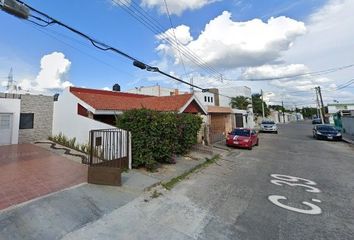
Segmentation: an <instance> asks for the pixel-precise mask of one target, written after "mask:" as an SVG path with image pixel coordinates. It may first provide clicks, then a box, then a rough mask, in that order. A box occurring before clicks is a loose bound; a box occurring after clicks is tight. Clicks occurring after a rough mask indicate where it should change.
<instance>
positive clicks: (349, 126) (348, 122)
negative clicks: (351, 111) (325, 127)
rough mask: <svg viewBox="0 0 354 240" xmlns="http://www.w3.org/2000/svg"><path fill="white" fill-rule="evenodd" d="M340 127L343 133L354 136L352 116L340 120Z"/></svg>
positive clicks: (353, 119)
mask: <svg viewBox="0 0 354 240" xmlns="http://www.w3.org/2000/svg"><path fill="white" fill-rule="evenodd" d="M342 126H343V129H344V131H345V133H347V134H350V135H353V136H354V117H353V116H344V117H343V118H342Z"/></svg>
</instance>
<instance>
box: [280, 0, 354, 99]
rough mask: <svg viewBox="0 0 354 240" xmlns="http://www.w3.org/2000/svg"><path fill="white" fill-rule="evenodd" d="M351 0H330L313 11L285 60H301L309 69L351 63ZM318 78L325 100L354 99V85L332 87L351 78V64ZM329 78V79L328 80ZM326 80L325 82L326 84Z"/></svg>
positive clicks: (353, 8) (353, 48)
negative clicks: (329, 80) (341, 88)
mask: <svg viewBox="0 0 354 240" xmlns="http://www.w3.org/2000/svg"><path fill="white" fill-rule="evenodd" d="M353 12H354V1H352V0H330V1H328V3H327V4H326V5H325V6H323V7H322V8H320V9H319V10H318V11H316V12H314V13H313V14H312V15H311V16H310V17H309V19H308V21H307V25H306V26H307V30H308V31H307V34H306V35H304V36H301V37H299V38H298V39H297V40H296V41H295V42H294V45H293V47H292V48H291V49H290V50H289V51H288V52H286V53H285V54H284V60H285V61H286V62H301V63H303V64H305V65H306V66H308V67H309V68H311V69H312V70H315V71H316V70H323V69H327V68H334V67H338V66H344V65H349V64H352V63H354V61H353V54H352V53H353V52H354V41H353V39H354V28H353V26H352V25H353V22H354V15H353ZM326 78H327V79H325V78H322V79H318V80H317V85H321V86H322V87H323V95H324V100H325V101H329V102H332V100H333V99H337V100H338V99H341V100H342V101H353V99H354V94H353V92H354V91H353V89H350V88H347V89H343V90H342V91H328V92H326V90H331V89H332V90H333V88H334V86H337V85H339V84H340V83H343V82H345V81H348V80H349V79H352V78H353V68H350V69H347V70H342V71H338V72H334V73H332V74H330V75H326ZM328 79H331V80H332V81H331V82H328ZM326 84H327V85H326Z"/></svg>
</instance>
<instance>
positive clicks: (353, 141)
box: [342, 133, 354, 144]
mask: <svg viewBox="0 0 354 240" xmlns="http://www.w3.org/2000/svg"><path fill="white" fill-rule="evenodd" d="M342 136H343V141H345V142H347V143H350V144H354V136H353V135H350V134H345V133H343V135H342Z"/></svg>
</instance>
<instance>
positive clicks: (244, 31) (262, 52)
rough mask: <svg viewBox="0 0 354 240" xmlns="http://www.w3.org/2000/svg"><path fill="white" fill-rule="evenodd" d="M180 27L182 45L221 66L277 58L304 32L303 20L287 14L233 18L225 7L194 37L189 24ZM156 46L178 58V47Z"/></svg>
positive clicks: (268, 60) (242, 64) (206, 60)
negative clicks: (292, 17)
mask: <svg viewBox="0 0 354 240" xmlns="http://www.w3.org/2000/svg"><path fill="white" fill-rule="evenodd" d="M177 29H178V27H177V28H176V30H177ZM183 30H184V31H181V30H179V31H176V35H177V37H178V39H184V40H185V42H187V44H184V45H185V46H186V47H187V48H189V49H190V50H191V51H192V52H194V53H195V54H196V55H197V56H199V58H201V59H203V61H204V62H205V63H207V64H209V65H211V66H213V67H216V68H219V69H222V70H225V69H234V68H237V67H244V66H259V65H262V64H266V63H272V62H275V61H279V60H280V56H281V53H282V52H284V51H287V50H288V49H289V48H290V47H291V46H292V43H293V41H294V40H295V39H296V38H297V37H298V36H301V35H303V34H305V32H306V28H305V25H304V23H302V22H299V21H296V20H293V19H290V18H287V17H277V18H270V19H269V20H268V21H267V22H262V21H261V20H260V19H253V20H250V21H247V22H235V21H233V20H232V19H231V13H229V12H227V11H224V12H223V13H222V14H221V15H220V16H218V17H216V18H215V19H213V20H211V21H210V22H209V23H208V24H207V25H206V26H205V29H204V31H202V32H201V34H200V35H199V36H198V37H197V38H196V39H195V40H192V37H191V34H190V33H189V28H186V27H184V28H183ZM187 30H188V31H187ZM169 31H171V29H169V30H168V31H167V32H169ZM157 50H159V51H162V50H163V51H164V53H166V54H171V55H172V57H174V58H175V59H178V56H179V54H178V51H177V50H176V49H171V47H170V46H169V45H167V44H166V43H161V44H160V45H159V47H158V48H157ZM175 62H176V60H175ZM186 62H187V63H188V64H190V65H191V64H192V63H191V62H188V61H187V60H186Z"/></svg>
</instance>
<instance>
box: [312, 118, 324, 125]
mask: <svg viewBox="0 0 354 240" xmlns="http://www.w3.org/2000/svg"><path fill="white" fill-rule="evenodd" d="M321 123H322V121H321V118H315V119H313V120H312V124H321Z"/></svg>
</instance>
